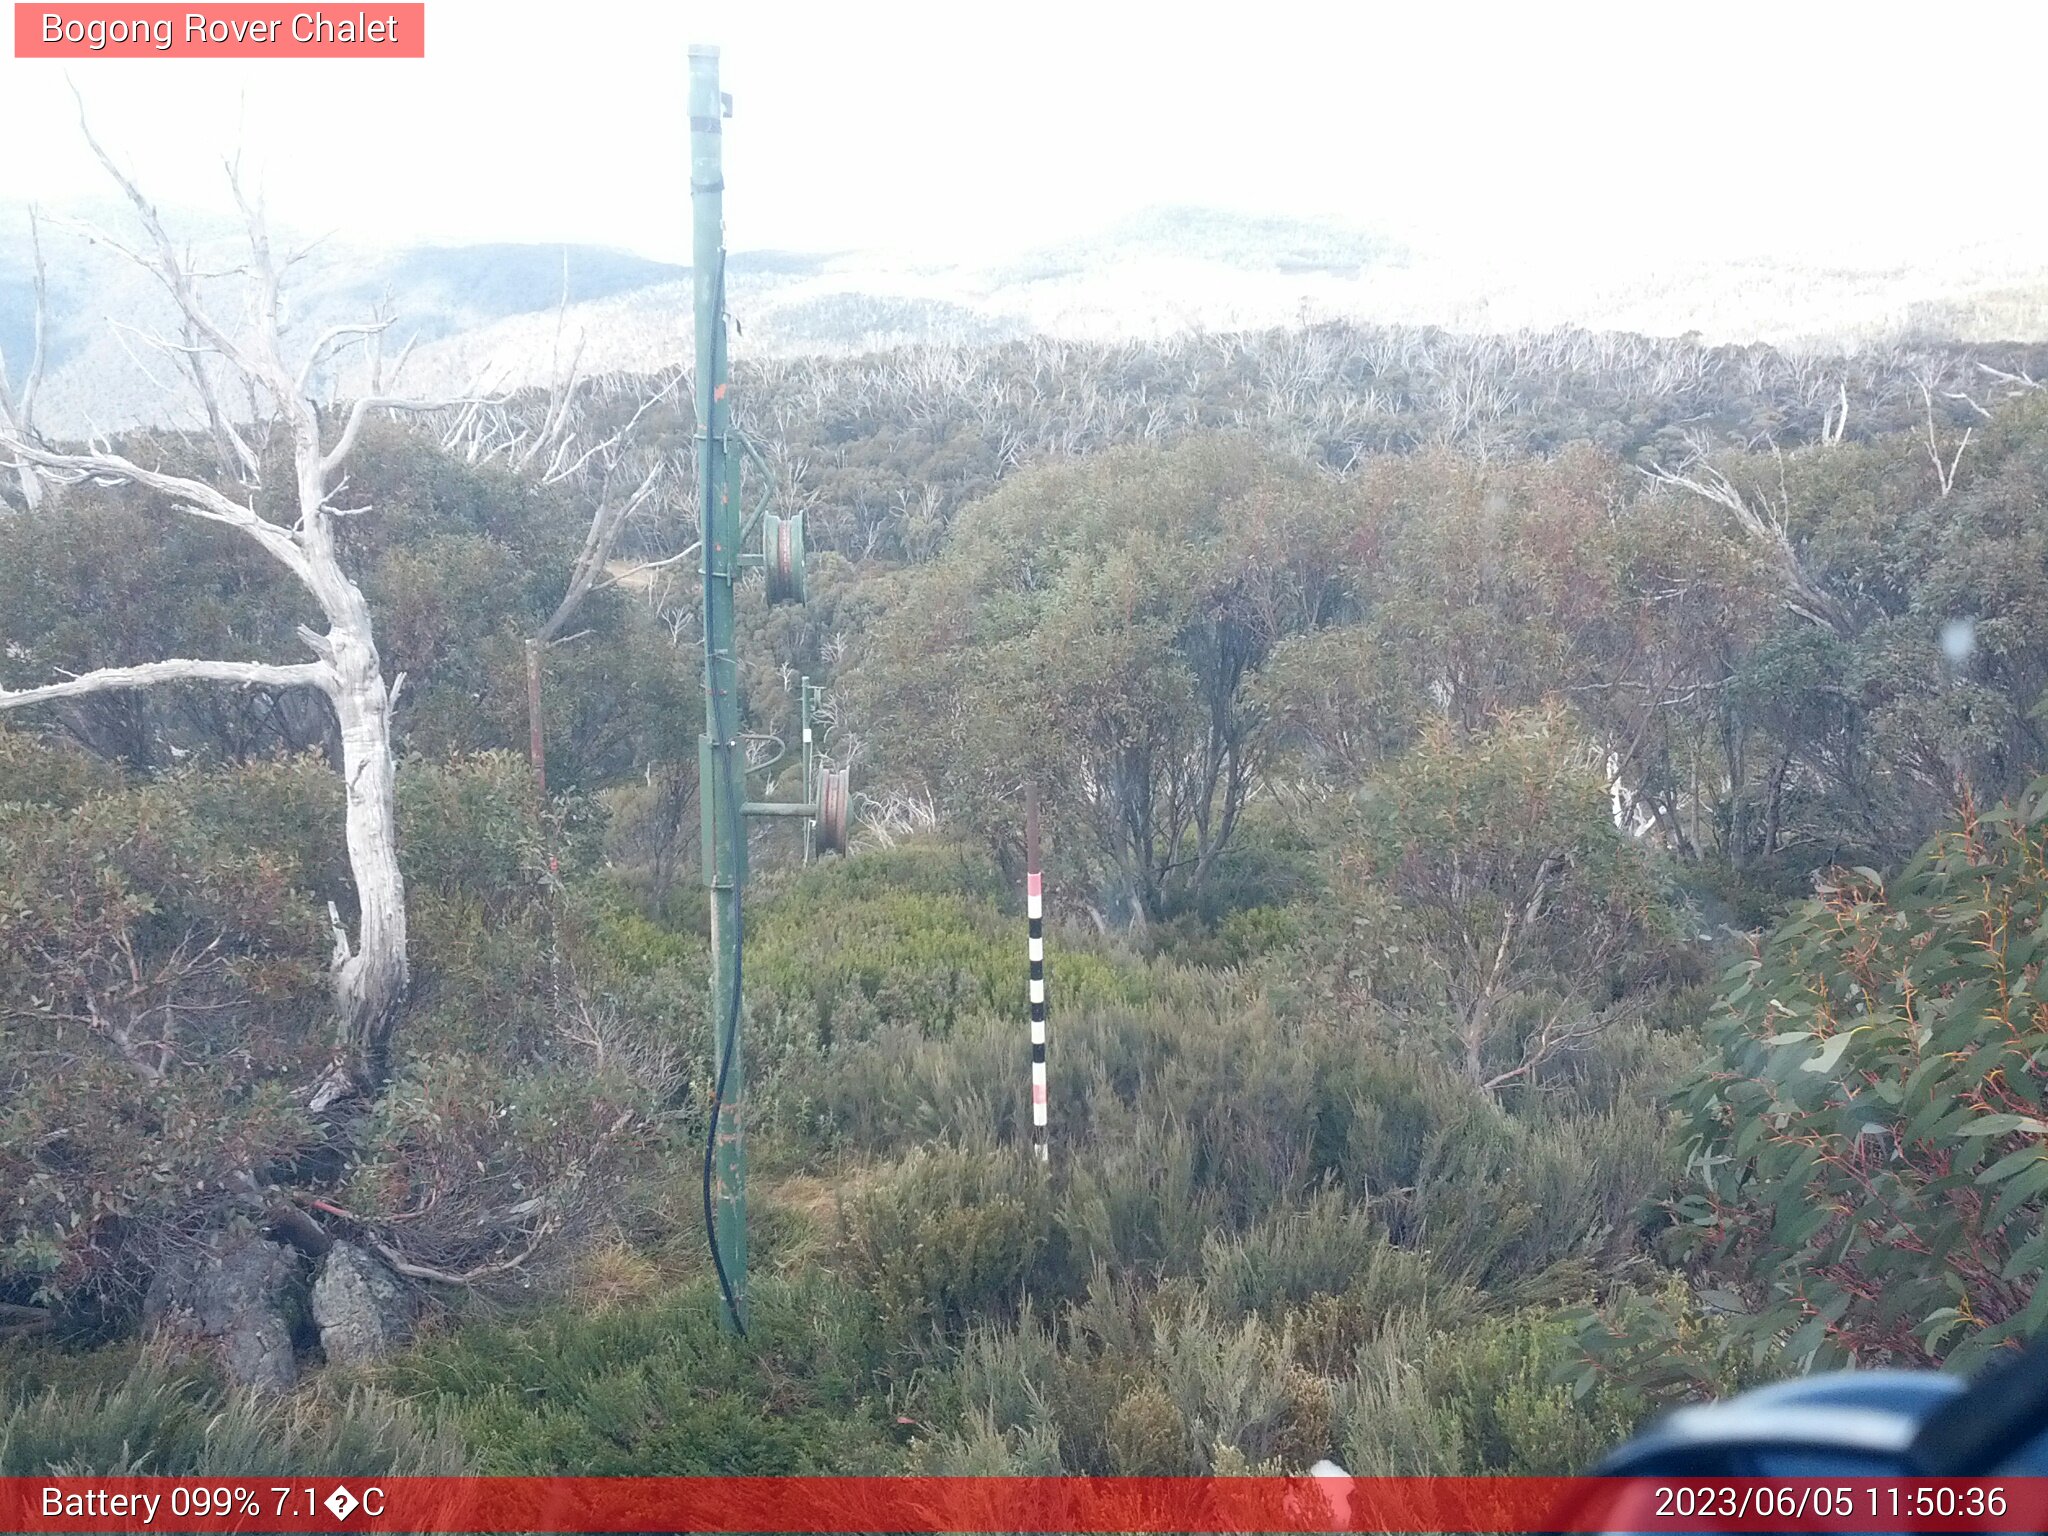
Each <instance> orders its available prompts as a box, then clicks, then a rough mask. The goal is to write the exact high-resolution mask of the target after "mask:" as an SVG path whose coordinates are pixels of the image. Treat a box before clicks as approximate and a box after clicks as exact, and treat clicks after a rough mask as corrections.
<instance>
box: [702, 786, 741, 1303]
mask: <svg viewBox="0 0 2048 1536" xmlns="http://www.w3.org/2000/svg"><path fill="white" fill-rule="evenodd" d="M726 788H727V793H726V796H725V800H726V806H727V814H728V819H729V820H730V821H731V822H732V823H733V825H732V827H731V828H730V830H731V832H732V833H733V834H734V841H733V843H732V844H731V845H730V846H732V847H735V848H736V847H738V846H739V844H738V840H737V834H738V831H739V826H738V822H739V814H738V808H737V807H736V806H735V805H734V800H735V796H734V795H733V794H732V792H731V788H732V787H731V785H730V784H728V785H727V786H726ZM732 939H733V944H732V1007H731V1008H730V1009H728V1010H727V1012H726V1019H725V1038H724V1041H723V1042H722V1043H721V1045H720V1046H719V1050H718V1080H717V1082H716V1083H714V1084H713V1085H712V1089H711V1128H710V1129H709V1130H708V1131H707V1132H706V1133H705V1136H704V1235H705V1237H706V1238H708V1239H709V1240H710V1242H711V1267H712V1268H713V1269H715V1270H717V1271H718V1289H719V1290H720V1292H722V1293H723V1294H724V1296H725V1311H726V1316H728V1317H730V1318H731V1319H732V1322H733V1327H734V1328H736V1329H738V1330H739V1335H740V1337H741V1338H745V1337H746V1336H747V1324H746V1319H745V1318H743V1317H741V1316H740V1305H739V1301H738V1299H737V1298H736V1297H735V1296H734V1295H733V1290H732V1279H731V1277H730V1276H729V1275H727V1274H726V1272H725V1255H724V1254H723V1253H721V1252H720V1251H719V1248H718V1214H717V1212H716V1210H715V1209H714V1207H713V1202H712V1195H711V1185H712V1163H713V1159H714V1158H715V1157H716V1155H717V1152H718V1116H719V1111H720V1110H722V1109H723V1108H724V1107H725V1077H726V1074H727V1073H728V1072H730V1071H731V1070H732V1059H733V1057H734V1056H735V1055H736V1054H737V1053H738V1047H739V1042H740V963H741V960H740V957H741V956H742V954H744V952H745V950H746V929H745V927H744V926H743V919H742V918H741V917H740V904H739V903H738V902H737V901H735V902H734V903H733V904H732Z"/></svg>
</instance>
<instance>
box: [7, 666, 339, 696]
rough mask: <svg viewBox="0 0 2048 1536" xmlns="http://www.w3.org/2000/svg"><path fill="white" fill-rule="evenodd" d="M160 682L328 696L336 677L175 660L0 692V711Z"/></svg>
mask: <svg viewBox="0 0 2048 1536" xmlns="http://www.w3.org/2000/svg"><path fill="white" fill-rule="evenodd" d="M158 683H240V684H242V685H243V686H244V687H263V688H318V689H321V690H322V691H326V690H329V689H331V688H333V686H334V672H333V670H332V669H331V668H330V667H328V666H327V664H326V663H324V662H318V661H306V662H300V663H298V664H297V665H295V666H283V667H280V666H272V665H270V664H269V663H267V662H261V661H195V660H189V659H186V658H182V657H174V658H172V659H170V660H166V661H146V662H143V663H141V664H140V665H139V666H133V667H101V668H100V669H99V670H98V671H95V672H87V673H84V674H82V675H80V676H78V677H73V678H67V679H66V680H65V681H63V682H61V683H44V684H42V685H41V686H40V687H36V688H14V689H10V688H0V709H19V708H21V707H22V706H23V705H26V704H48V703H52V702H54V701H55V700H58V699H76V698H83V697H84V696H85V695H86V694H89V693H110V692H113V691H114V690H116V689H121V688H151V687H154V686H155V685H156V684H158Z"/></svg>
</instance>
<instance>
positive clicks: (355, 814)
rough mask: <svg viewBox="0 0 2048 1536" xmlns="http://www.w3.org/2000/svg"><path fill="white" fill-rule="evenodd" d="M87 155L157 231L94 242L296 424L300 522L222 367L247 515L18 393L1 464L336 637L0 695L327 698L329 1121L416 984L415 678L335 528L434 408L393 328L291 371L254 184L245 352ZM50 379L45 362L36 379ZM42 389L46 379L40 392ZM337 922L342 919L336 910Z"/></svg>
mask: <svg viewBox="0 0 2048 1536" xmlns="http://www.w3.org/2000/svg"><path fill="white" fill-rule="evenodd" d="M86 142H87V143H88V144H89V145H90V146H91V148H92V149H93V151H94V152H95V153H96V154H97V155H98V156H99V158H100V161H101V163H102V164H104V165H105V166H106V168H107V170H108V172H109V173H110V174H111V175H112V176H113V177H114V179H115V181H116V182H118V183H119V185H120V187H121V189H122V191H123V192H125V193H126V194H127V196H128V200H129V202H130V204H131V205H132V206H133V207H134V209H135V211H136V213H137V215H138V216H139V218H140V219H141V222H142V225H143V227H144V229H145V230H146V231H147V232H148V235H149V244H150V247H151V251H150V252H142V251H130V250H127V249H126V248H125V247H123V246H122V245H121V244H120V243H119V242H118V241H114V240H112V239H111V238H109V237H107V236H104V235H98V236H96V238H98V239H100V240H102V241H103V242H104V243H106V244H108V245H109V246H110V247H111V248H113V249H115V250H117V251H121V252H122V253H123V254H125V255H127V256H129V257H130V259H132V260H134V261H135V262H136V263H137V264H138V265H140V266H142V267H143V268H144V269H145V270H147V271H149V272H151V273H152V274H153V275H154V276H156V277H157V278H158V279H159V280H160V281H162V282H163V283H164V284H165V285H166V286H167V287H168V288H169V290H170V293H171V297H172V298H173V300H174V301H175V302H176V303H177V305H178V308H179V310H180V311H181V312H182V314H183V316H184V318H185V321H186V329H187V332H188V335H189V336H190V337H191V338H192V345H193V346H194V347H197V348H200V349H201V350H203V351H205V352H206V353H208V354H210V355H211V356H212V357H214V358H217V359H218V361H219V364H220V365H221V366H222V367H223V368H224V369H225V371H226V372H227V374H228V375H229V376H230V377H231V378H232V379H233V380H234V381H235V382H237V383H238V384H239V385H240V386H242V388H243V390H244V391H246V394H247V396H248V399H249V402H250V406H251V411H252V413H253V414H263V412H262V409H261V406H260V405H259V402H267V405H268V413H267V414H268V418H269V422H270V423H271V424H272V425H282V426H283V427H284V428H285V429H286V430H287V431H288V432H289V433H290V439H291V445H292V465H293V469H294V482H295V483H294V485H293V487H292V488H293V490H294V491H295V492H296V497H295V500H296V503H297V505H296V514H297V515H296V518H295V519H294V520H293V521H291V522H289V523H287V522H284V521H281V520H273V518H272V517H270V516H268V515H266V513H267V511H268V510H269V509H268V507H266V509H265V512H259V511H258V510H257V509H258V506H259V504H261V502H262V500H263V499H264V498H262V495H261V493H262V482H263V458H262V455H261V454H259V453H258V452H257V451H256V449H255V447H253V446H252V445H251V439H250V438H249V437H248V436H246V435H245V434H244V431H243V426H244V425H245V424H247V423H248V420H249V418H248V416H237V415H236V414H234V412H233V411H232V410H230V409H229V408H228V407H227V405H226V400H227V397H226V396H224V395H222V394H221V393H220V392H219V389H218V387H217V385H216V383H215V380H214V377H213V373H212V372H211V371H210V369H209V367H207V366H201V365H200V362H201V360H200V358H199V357H198V354H197V353H196V352H195V353H193V354H192V358H191V360H192V362H193V366H192V367H191V368H190V369H189V374H190V378H191V381H192V384H193V386H194V388H195V389H196V390H197V391H198V392H199V395H200V397H201V402H202V404H203V405H204V406H205V408H206V414H207V418H208V420H209V421H211V422H212V423H214V427H215V434H216V437H217V439H218V441H219V443H220V445H221V448H222V457H223V460H224V469H225V472H226V473H227V475H228V476H229V477H230V478H236V477H238V478H239V479H240V481H241V484H242V488H243V490H244V491H246V492H247V493H248V494H249V499H248V500H246V501H238V500H235V499H234V498H233V497H232V496H230V495H229V494H228V493H227V492H225V491H223V490H222V489H220V488H217V487H215V486H213V485H209V484H207V483H205V482H203V481H199V480H194V479H188V478H186V477H183V476H179V475H172V474H166V473H164V472H163V471H161V470H154V469H148V468H145V467H143V466H142V465H140V464H137V463H135V462H133V461H132V460H129V459H127V458H125V457H123V456H121V455H119V454H117V453H115V452H113V451H112V449H111V447H109V446H107V445H104V444H94V445H92V446H91V447H90V449H89V450H88V451H87V452H84V453H53V452H51V451H49V450H48V449H46V448H44V447H43V446H42V445H41V444H39V443H38V442H36V441H35V440H34V438H33V435H32V434H31V433H30V432H29V431H28V430H27V427H26V416H27V412H26V409H25V408H24V407H23V406H19V405H15V404H12V403H10V402H9V401H8V400H7V397H6V395H5V392H4V387H0V453H4V454H5V456H6V458H8V459H11V460H13V461H15V462H18V463H20V464H22V465H23V466H24V484H25V485H35V486H36V489H37V490H38V491H39V490H40V486H39V485H37V484H36V477H37V476H38V475H41V476H46V477H51V478H52V479H53V480H54V481H55V482H56V483H66V482H75V481H80V480H100V481H126V482H128V483H130V484H133V485H138V486H141V487H143V488H145V489H147V490H152V491H155V492H158V493H159V494H161V495H163V496H165V497H167V498H169V500H170V501H171V502H172V504H173V505H175V506H176V507H177V508H178V509H179V510H180V511H182V512H184V513H187V514H189V515H191V516H194V517H198V518H202V519H204V520H206V521H208V522H216V523H224V524H226V525H228V526H229V527H232V528H234V529H236V530H237V531H238V532H240V533H241V534H243V535H244V536H245V537H247V538H249V539H251V540H253V541H254V542H255V543H256V544H258V545H259V546H260V547H261V548H262V549H263V550H264V551H265V552H266V553H267V554H269V555H270V556H271V558H272V559H274V560H276V561H277V562H278V563H280V564H281V565H283V566H284V567H285V568H286V569H287V570H289V571H290V572H291V573H292V575H293V576H294V577H295V578H296V579H297V580H298V582H299V583H300V584H301V585H302V586H303V587H304V588H305V589H306V591H307V592H308V593H309V594H310V595H311V596H312V597H313V598H314V599H315V601H317V602H318V604H319V607H320V611H321V613H322V615H323V616H324V617H325V619H326V621H327V631H326V633H325V634H319V633H315V632H314V631H313V630H310V629H301V630H300V631H299V636H300V638H301V639H302V640H303V641H304V642H305V644H306V646H307V647H308V649H310V650H311V651H312V652H313V654H314V655H315V656H316V657H317V658H318V660H316V661H312V662H302V663H298V664H296V665H289V666H280V665H276V664H267V663H260V662H238V661H225V660H221V661H216V660H196V659H195V660H171V661H162V662H150V663H145V664H143V665H140V666H133V667H109V668H103V669H101V670H99V671H97V672H90V673H87V674H85V675H84V676H82V677H76V678H70V679H67V680H65V681H63V682H59V683H49V684H44V685H42V686H41V687H36V688H28V689H22V690H18V691H12V692H10V691H8V690H6V689H0V710H6V709H12V708H17V707H20V706H22V705H26V704H33V703H40V702H45V701H50V700H56V699H61V698H69V697H75V696H77V695H80V694H85V693H93V692H99V691H102V690H106V689H114V688H139V687H148V686H150V685H151V684H154V683H158V682H164V681H169V680H194V679H207V680H213V681H220V682H230V683H241V684H244V685H257V686H266V687H301V686H304V687H315V688H318V689H319V690H320V691H321V693H322V694H324V695H325V696H326V698H327V700H328V701H329V703H330V704H331V705H332V706H333V708H334V713H335V717H336V720H337V722H338V724H339V725H340V728H341V756H342V762H341V768H342V776H343V783H344V787H345V793H346V796H347V824H346V832H347V843H348V859H349V870H350V873H351V874H352V875H353V876H354V879H355V887H356V903H357V926H356V935H355V941H354V943H353V944H351V942H350V940H349V935H348V933H347V932H346V930H345V929H344V928H343V927H342V924H341V921H340V918H339V916H338V915H334V930H335V943H334V973H333V987H334V1002H335V1015H336V1017H335V1034H334V1056H333V1062H332V1065H331V1066H330V1068H329V1069H328V1071H327V1072H326V1073H325V1074H324V1075H323V1077H322V1078H321V1080H320V1082H319V1083H318V1084H316V1085H315V1087H314V1089H313V1091H312V1095H311V1103H312V1107H313V1108H314V1109H316V1110H319V1109H324V1108H326V1107H327V1106H328V1105H330V1104H332V1103H333V1102H335V1101H336V1100H337V1099H339V1098H342V1097H344V1096H346V1095H348V1094H350V1093H353V1092H359V1093H362V1094H365V1095H375V1094H376V1093H377V1092H378V1091H379V1090H380V1089H381V1088H382V1087H383V1085H384V1082H385V1081H386V1079H387V1078H388V1076H389V1074H390V1067H391V1060H390V1047H391V1037H392V1032H393V1030H394V1028H395V1027H396V1025H397V1023H398V1019H399V1015H400V1013H401V1012H402V1010H403V1008H404V1006H405V999H406V992H407V990H408V987H409V985H410V982H411V968H410V966H409V965H408V963H407V959H406V921H405V915H406V914H405V881H404V878H403V876H402V875H401V874H400V872H399V867H398V819H397V806H396V800H395V795H394V782H393V780H394V759H393V756H392V750H391V710H392V703H393V700H394V699H395V698H396V697H397V693H398V688H399V686H400V685H401V684H402V683H403V681H404V679H403V677H400V678H399V679H398V680H397V681H395V682H392V683H390V684H388V685H387V684H386V682H385V679H384V669H383V662H382V660H381V658H380V657H379V656H378V654H377V643H376V639H375V633H374V629H373V627H372V624H371V620H370V608H369V604H368V603H367V602H366V601H365V600H364V598H363V594H362V591H361V589H360V588H358V587H357V586H356V584H355V583H354V582H353V581H351V580H350V579H349V577H348V574H347V572H345V571H344V570H343V569H342V567H341V562H340V559H339V558H338V554H337V551H336V548H335V540H334V519H335V518H336V517H337V516H338V515H340V514H339V513H338V511H337V509H336V508H335V506H334V505H333V502H332V497H333V496H334V494H335V492H336V490H337V488H338V483H339V482H340V480H341V479H342V478H343V475H342V471H343V467H344V465H345V464H346V462H347V459H348V457H349V454H350V453H351V451H352V450H353V449H354V447H355V445H356V442H357V441H358V438H359V436H360V434H361V431H362V427H363V423H364V421H365V419H366V418H367V417H368V415H369V413H370V412H371V411H373V410H376V409H379V408H392V409H399V410H422V409H431V408H433V406H434V405H435V404H436V402H425V401H405V400H399V399H394V398H392V397H390V396H388V395H385V394H384V393H383V392H382V376H383V370H382V359H381V352H380V351H379V350H377V348H378V347H379V345H380V341H379V339H380V338H381V336H382V334H383V332H384V330H385V329H386V328H387V326H388V325H389V324H390V322H389V321H388V320H381V319H380V320H376V321H372V322H368V323H365V324H359V325H338V326H333V327H330V328H329V329H328V330H327V331H325V332H324V333H322V335H321V336H320V337H319V338H318V339H316V340H315V341H314V343H313V346H312V350H311V352H310V353H309V354H308V355H307V356H306V358H305V360H304V362H303V364H302V365H301V366H300V367H299V369H298V370H297V372H296V373H294V372H293V370H292V369H291V368H289V367H288V366H287V365H286V363H285V360H284V353H283V348H282V346H281V342H280V333H281V329H282V327H281V322H280V318H279V316H280V308H281V306H280V301H279V291H278V285H279V278H280V275H281V272H282V267H281V266H280V264H279V263H278V262H276V261H275V260H273V258H272V255H271V250H270V239H269V235H268V233H267V231H266V230H265V228H264V223H263V216H262V212H261V210H260V208H258V207H253V206H251V205H250V204H249V203H248V202H247V201H246V200H245V199H243V197H242V189H241V185H240V183H239V182H238V181H236V180H235V179H234V177H233V175H232V173H231V174H230V185H231V186H233V188H234V191H235V195H236V198H237V200H238V201H240V202H241V204H242V210H243V213H244V215H245V217H246V220H247V223H248V228H249V244H250V255H251V258H252V261H251V264H250V266H249V268H248V269H247V270H248V275H249V277H250V278H251V279H252V281H253V283H254V285H255V288H256V295H255V296H256V300H257V302H256V306H255V325H254V328H253V335H251V336H249V337H246V338H240V337H237V336H235V335H233V334H230V333H229V332H228V331H227V330H226V329H225V328H223V327H222V326H221V325H220V324H219V323H218V322H217V321H216V320H215V319H214V318H213V316H211V315H210V314H208V313H207V311H206V308H205V306H204V305H203V304H202V302H201V299H200V295H199V291H198V287H197V279H196V276H195V273H194V272H193V270H192V269H191V267H190V266H189V262H188V258H187V257H185V256H182V255H181V254H180V252H179V249H178V247H177V246H176V245H175V243H174V242H173V241H172V240H171V238H170V236H169V235H168V234H167V233H166V231H165V230H164V227H163V225H162V223H161V222H160V221H159V220H158V218H157V214H156V210H155V208H154V207H153V206H152V205H151V204H150V202H149V200H148V199H147V198H145V197H144V196H143V195H142V194H141V192H140V191H139V190H138V189H137V188H136V187H135V185H134V183H133V182H132V181H130V180H129V179H128V178H127V176H125V175H124V174H123V173H122V172H121V170H120V169H119V167H118V166H116V165H115V164H114V162H113V160H112V159H111V158H110V157H109V156H108V155H107V154H106V152H105V151H104V150H103V149H102V148H101V147H100V145H99V144H98V142H97V141H95V140H94V139H93V138H92V136H91V134H90V133H89V132H88V133H87V135H86ZM286 265H289V262H288V261H287V263H286ZM352 340H354V341H367V342H369V343H370V344H371V346H372V349H373V350H372V355H371V367H370V372H371V379H370V390H369V392H368V393H366V394H363V395H360V396H358V397H357V398H356V399H355V401H354V402H353V403H352V404H351V405H350V407H349V410H348V413H347V415H346V417H345V419H344V421H343V424H342V426H341V429H340V431H339V432H338V433H336V434H335V435H334V441H333V442H332V444H331V445H330V444H329V443H327V442H326V441H324V438H325V436H326V434H325V433H324V432H323V423H322V420H321V413H320V409H319V407H318V405H317V404H316V402H315V401H314V399H313V396H312V394H311V393H310V381H311V380H312V379H313V378H314V376H315V375H316V373H317V372H318V370H319V368H320V365H321V363H322V361H323V360H324V359H325V358H326V357H328V356H329V355H330V352H331V350H332V349H333V348H335V347H336V346H339V345H342V344H344V343H348V342H350V341H352ZM39 367H40V348H38V357H37V370H39ZM34 377H35V370H32V374H31V379H32V380H33V378H34ZM479 403H480V402H479ZM281 503H283V499H282V498H272V499H270V505H271V506H279V507H280V510H282V506H281V505H280V504H281ZM283 505H288V503H283ZM348 510H349V511H351V512H356V511H362V510H365V509H363V508H351V509H348ZM110 553H111V552H110ZM586 584H587V583H586ZM329 910H330V914H333V912H334V909H333V907H332V905H331V904H330V908H329Z"/></svg>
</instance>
